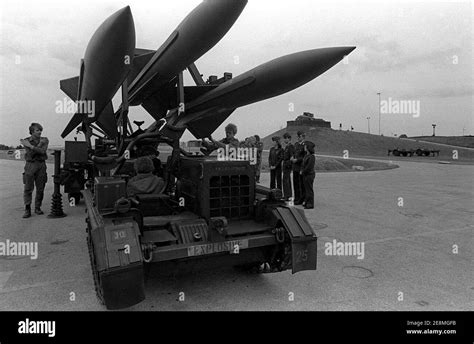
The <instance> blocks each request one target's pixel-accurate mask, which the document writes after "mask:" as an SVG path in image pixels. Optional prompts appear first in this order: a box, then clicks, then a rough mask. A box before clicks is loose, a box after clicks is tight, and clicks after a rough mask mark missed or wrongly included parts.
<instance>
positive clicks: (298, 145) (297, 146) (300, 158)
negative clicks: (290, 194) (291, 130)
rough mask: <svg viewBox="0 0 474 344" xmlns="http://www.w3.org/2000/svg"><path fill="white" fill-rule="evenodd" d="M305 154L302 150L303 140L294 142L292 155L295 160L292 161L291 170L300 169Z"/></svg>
mask: <svg viewBox="0 0 474 344" xmlns="http://www.w3.org/2000/svg"><path fill="white" fill-rule="evenodd" d="M305 155H306V153H305V151H304V141H303V142H301V143H299V142H296V143H295V154H294V157H295V159H296V162H294V163H293V171H296V172H299V171H300V170H301V165H302V164H303V159H304V156H305Z"/></svg>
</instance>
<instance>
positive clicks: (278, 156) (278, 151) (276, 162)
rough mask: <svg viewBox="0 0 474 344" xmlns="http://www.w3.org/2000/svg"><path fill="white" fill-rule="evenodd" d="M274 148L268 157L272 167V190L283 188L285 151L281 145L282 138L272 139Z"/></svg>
mask: <svg viewBox="0 0 474 344" xmlns="http://www.w3.org/2000/svg"><path fill="white" fill-rule="evenodd" d="M272 141H273V147H272V148H271V149H270V155H269V156H268V165H269V166H270V189H274V188H275V186H276V188H277V189H280V190H281V189H282V188H281V163H282V161H283V149H282V148H281V144H280V137H278V136H274V137H272Z"/></svg>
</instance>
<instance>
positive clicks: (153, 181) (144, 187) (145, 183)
mask: <svg viewBox="0 0 474 344" xmlns="http://www.w3.org/2000/svg"><path fill="white" fill-rule="evenodd" d="M134 167H135V172H136V173H137V175H136V176H135V177H133V178H131V179H130V180H129V181H128V184H127V195H128V196H129V197H132V196H135V195H137V194H159V193H161V192H162V189H163V187H164V185H165V182H164V180H163V178H160V177H158V176H156V175H154V174H153V170H154V166H153V161H152V160H151V159H150V158H149V157H140V158H137V160H135V163H134Z"/></svg>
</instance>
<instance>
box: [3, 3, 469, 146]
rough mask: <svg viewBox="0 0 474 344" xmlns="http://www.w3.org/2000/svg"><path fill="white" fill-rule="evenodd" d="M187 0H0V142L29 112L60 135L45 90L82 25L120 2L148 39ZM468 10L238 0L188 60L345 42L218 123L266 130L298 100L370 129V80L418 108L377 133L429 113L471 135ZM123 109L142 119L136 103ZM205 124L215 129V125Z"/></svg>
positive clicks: (81, 45) (74, 52)
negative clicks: (330, 56)
mask: <svg viewBox="0 0 474 344" xmlns="http://www.w3.org/2000/svg"><path fill="white" fill-rule="evenodd" d="M199 3H200V0H173V1H171V0H168V1H156V0H155V1H143V0H142V1H138V0H129V1H122V0H113V1H112V0H110V1H97V0H94V1H87V0H80V1H69V0H61V1H33V0H30V1H21V0H14V1H12V0H2V1H1V3H0V10H1V18H0V20H1V26H0V28H1V31H0V38H1V41H0V45H1V46H0V59H1V60H0V83H1V84H0V114H1V115H0V116H1V122H0V143H3V144H8V145H17V144H19V139H20V138H23V137H26V136H28V126H29V124H30V123H31V122H32V121H35V122H40V123H41V124H43V126H44V127H45V130H44V135H45V136H47V137H49V139H50V142H51V145H62V142H63V141H62V139H61V138H60V133H61V132H62V130H63V129H64V127H65V126H66V124H67V122H68V121H69V119H70V116H69V115H66V114H58V113H56V112H55V108H56V102H57V101H58V100H60V101H62V100H63V99H64V97H65V95H64V94H63V93H62V92H61V91H60V89H59V80H61V79H65V78H69V77H72V76H76V75H78V70H79V62H80V59H81V58H82V57H83V54H84V51H85V48H86V46H87V43H88V41H89V39H90V37H91V36H92V34H93V32H94V31H95V30H96V28H97V27H98V26H99V25H100V24H101V23H102V22H103V20H105V18H107V17H108V16H109V15H111V14H112V13H113V12H115V11H116V10H118V9H120V8H122V7H124V6H126V5H130V6H131V9H132V13H133V17H134V21H135V28H136V35H137V48H147V49H157V48H158V47H159V46H160V45H161V44H162V43H163V42H164V40H165V39H166V38H167V37H168V36H169V35H170V33H171V32H172V31H173V30H174V29H175V27H176V26H177V25H178V24H179V23H180V21H181V20H182V19H183V18H184V17H185V16H186V15H187V14H188V13H189V12H190V11H191V10H192V9H193V8H194V7H195V6H197V5H198V4H199ZM472 22H473V8H472V4H471V1H466V2H415V1H410V2H406V1H404V2H400V1H379V0H378V1H373V2H369V1H344V2H342V1H333V0H331V1H315V0H292V1H278V0H277V1H275V0H272V1H270V0H267V1H266V0H249V3H248V4H247V6H246V8H245V9H244V11H243V13H242V15H241V16H240V18H239V19H238V20H237V22H236V24H235V25H234V26H233V27H232V28H231V30H230V31H229V33H228V34H227V35H226V36H225V37H224V38H223V39H222V40H221V41H220V42H219V43H218V44H217V45H216V46H215V47H214V48H213V49H211V50H210V51H209V52H208V53H206V54H205V55H204V56H203V57H202V58H201V59H200V60H198V61H197V63H196V64H197V66H198V68H199V69H200V71H201V73H202V74H204V76H205V78H207V77H208V76H209V75H210V74H215V75H219V76H222V74H223V73H224V72H231V73H233V75H234V76H237V75H239V74H241V73H243V72H245V71H247V70H249V69H251V68H253V67H255V66H257V65H259V64H261V63H264V62H266V61H268V60H271V59H273V58H276V57H279V56H282V55H286V54H290V53H294V52H297V51H301V50H307V49H314V48H321V47H330V46H357V49H356V50H355V51H354V52H352V54H351V55H350V56H349V59H348V60H347V64H345V63H342V62H341V63H339V64H338V65H336V66H335V67H333V68H332V69H330V70H329V71H327V72H326V73H325V74H323V75H322V76H320V77H318V78H317V79H315V80H313V81H312V82H310V83H308V84H306V85H304V86H302V87H300V88H298V89H296V90H294V91H292V92H289V93H287V94H285V95H282V96H279V97H276V98H272V99H269V100H266V101H263V102H260V103H256V104H252V105H249V106H245V107H242V108H240V109H238V110H237V111H235V112H234V114H233V115H232V116H231V117H230V118H229V120H228V121H227V122H226V123H228V122H233V123H235V124H237V125H238V127H239V132H238V135H237V136H238V138H240V139H243V138H245V137H246V136H249V135H252V134H256V133H258V134H260V135H261V136H266V135H268V134H270V133H272V132H273V131H275V130H278V129H280V128H282V127H284V126H286V121H287V120H292V119H294V118H295V117H296V116H297V115H299V114H301V113H302V112H304V111H309V112H312V113H314V114H315V116H316V117H320V118H323V119H325V120H328V121H331V122H332V127H333V128H334V129H336V128H338V127H339V123H342V124H343V128H344V129H346V128H348V127H350V126H351V125H352V126H353V127H354V129H355V130H356V131H361V132H367V125H368V121H367V117H369V116H370V117H371V119H370V125H371V132H372V133H377V132H378V110H379V100H378V96H377V92H381V99H382V101H384V100H388V99H389V98H391V99H392V101H393V100H396V101H400V100H404V101H412V102H419V104H420V115H419V117H416V116H413V114H409V113H408V114H407V113H405V114H403V113H402V114H397V113H390V114H382V121H381V123H382V125H381V130H382V133H383V134H385V135H392V136H393V135H395V134H398V135H400V134H408V135H409V136H415V135H422V134H424V135H430V134H431V132H432V127H431V124H433V123H435V124H437V127H436V133H437V135H462V134H463V128H464V129H465V134H466V135H467V134H471V135H472V134H474V125H473V66H472V59H473V56H472V47H473V43H474V42H473V27H472ZM236 56H237V57H238V61H239V63H238V64H236V63H235V61H236V58H235V57H236ZM187 80H188V83H189V84H190V82H189V80H190V78H189V77H188V78H187ZM289 104H294V111H293V112H291V111H290V110H291V106H290V105H289ZM131 114H132V118H133V119H143V120H145V121H146V123H147V124H149V123H151V122H152V119H151V116H149V115H148V114H147V113H146V112H145V111H144V110H143V109H141V108H140V107H134V108H132V109H131ZM226 123H224V125H225V124H226ZM224 125H223V126H224ZM214 136H215V137H218V138H219V137H221V136H223V129H222V127H221V128H220V129H218V131H217V132H216V133H215V135H214ZM190 138H192V136H191V135H189V134H187V135H186V136H185V139H190ZM68 139H72V135H70V136H69V137H68ZM80 139H82V138H80Z"/></svg>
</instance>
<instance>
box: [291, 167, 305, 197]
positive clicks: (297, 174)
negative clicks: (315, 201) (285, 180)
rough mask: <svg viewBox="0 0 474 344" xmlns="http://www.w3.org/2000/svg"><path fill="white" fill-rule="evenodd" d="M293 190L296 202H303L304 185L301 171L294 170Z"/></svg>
mask: <svg viewBox="0 0 474 344" xmlns="http://www.w3.org/2000/svg"><path fill="white" fill-rule="evenodd" d="M293 189H294V192H295V202H299V201H301V202H302V201H303V199H302V198H301V194H302V192H301V191H303V190H302V189H303V184H302V183H301V176H300V171H299V170H297V171H295V170H293Z"/></svg>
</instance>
